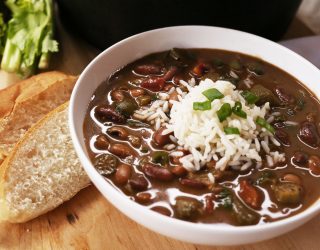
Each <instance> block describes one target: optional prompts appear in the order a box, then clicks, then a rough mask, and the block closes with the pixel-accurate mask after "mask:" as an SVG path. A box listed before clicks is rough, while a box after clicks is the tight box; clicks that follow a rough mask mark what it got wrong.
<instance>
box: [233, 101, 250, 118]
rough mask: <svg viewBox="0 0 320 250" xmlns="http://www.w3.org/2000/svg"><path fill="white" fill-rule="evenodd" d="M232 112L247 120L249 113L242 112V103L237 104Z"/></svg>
mask: <svg viewBox="0 0 320 250" xmlns="http://www.w3.org/2000/svg"><path fill="white" fill-rule="evenodd" d="M232 112H233V113H234V114H235V115H237V116H239V117H242V118H247V113H246V112H244V111H243V110H242V105H241V102H236V103H235V104H234V107H233V108H232Z"/></svg>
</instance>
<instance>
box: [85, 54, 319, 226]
mask: <svg viewBox="0 0 320 250" xmlns="http://www.w3.org/2000/svg"><path fill="white" fill-rule="evenodd" d="M183 53H187V54H188V58H187V59H184V60H183V66H182V67H181V68H179V71H178V73H177V74H176V75H175V76H176V77H177V78H181V79H184V80H188V79H190V78H191V77H192V76H191V75H190V71H191V70H192V69H193V67H194V66H195V65H196V64H197V63H199V62H205V63H210V64H211V65H213V66H212V67H213V68H214V70H213V71H214V74H213V77H214V78H215V77H217V75H219V77H220V78H221V77H222V78H223V79H226V80H230V81H234V82H235V83H236V85H237V88H238V89H247V86H246V85H245V84H244V79H246V78H250V80H251V81H252V82H254V84H261V85H263V86H264V87H266V88H268V89H270V90H272V91H274V89H275V88H276V87H277V86H279V85H280V86H281V87H283V88H284V89H285V91H286V93H289V94H290V95H292V96H294V97H296V98H300V96H301V95H302V94H301V93H302V92H301V91H303V93H305V95H306V96H305V97H303V99H304V101H305V105H304V107H303V109H302V110H301V111H297V112H295V114H293V115H288V114H287V113H288V107H287V106H285V107H274V108H273V110H272V111H273V112H274V111H279V112H281V114H285V115H286V120H290V121H294V122H298V123H302V122H304V121H305V120H306V116H307V115H308V114H309V113H315V114H319V113H320V105H319V101H318V100H317V99H315V98H314V95H313V94H312V93H311V92H310V91H309V90H307V89H306V88H305V87H304V86H303V85H302V84H301V83H300V82H299V81H297V80H296V79H295V78H293V77H292V76H290V75H289V74H287V73H286V72H284V71H282V70H281V69H279V68H277V67H275V66H273V65H271V64H269V63H266V62H264V61H262V60H259V59H257V58H254V57H251V56H247V55H243V54H239V53H235V52H229V51H222V50H212V49H188V50H183ZM167 54H168V52H161V53H156V54H152V55H148V56H146V57H143V58H141V59H139V60H137V61H135V62H133V63H131V64H129V65H127V66H125V67H124V68H122V69H120V70H119V71H117V72H115V73H114V74H113V75H112V76H111V77H109V78H108V79H107V80H106V81H105V82H103V83H102V84H101V85H100V86H99V87H98V89H97V90H96V91H95V93H94V95H93V97H92V101H91V102H90V104H89V107H88V112H87V115H86V119H85V122H84V134H85V138H86V145H87V149H88V152H89V155H90V158H91V159H92V161H94V159H95V157H96V156H97V155H99V154H101V153H106V152H108V151H101V150H98V149H97V148H95V146H94V141H95V138H96V135H98V134H101V133H103V134H105V135H106V136H107V137H108V139H109V141H110V143H111V144H114V143H122V144H126V145H129V146H130V144H129V143H128V142H126V141H123V140H119V139H115V138H114V137H112V136H110V135H108V134H107V133H106V131H107V129H108V128H110V127H112V126H113V125H114V124H113V123H112V122H106V123H105V124H104V125H103V126H102V127H100V126H101V123H99V122H95V120H96V118H95V115H94V109H95V107H96V106H97V105H100V104H108V105H110V106H113V105H115V104H114V102H113V101H112V98H111V96H110V93H111V90H113V89H115V88H117V89H119V88H125V89H131V88H135V87H139V84H140V82H141V79H144V78H145V77H143V76H141V75H137V74H134V73H133V69H134V68H135V67H136V66H137V65H148V64H154V63H158V62H159V63H160V64H161V65H163V67H164V68H166V69H168V68H169V67H170V66H171V65H172V60H168V59H167ZM218 60H221V61H222V62H223V64H224V66H219V65H220V63H219V61H218ZM234 60H237V61H238V62H239V63H240V64H241V65H242V67H243V68H242V69H241V70H234V72H236V73H237V75H238V76H239V78H240V80H239V81H237V80H236V79H232V77H231V76H230V75H229V71H230V67H229V66H228V64H230V63H231V62H232V61H234ZM250 63H258V64H259V67H261V69H263V74H262V75H258V74H256V73H253V72H250V71H249V70H248V69H247V68H245V65H248V64H250ZM205 77H206V76H204V78H205ZM207 77H208V76H207ZM211 77H212V76H211ZM199 80H200V78H198V79H197V81H199ZM214 80H216V79H214ZM170 82H172V81H167V83H166V84H168V83H170ZM147 93H148V94H149V95H151V96H154V95H155V94H156V93H154V92H151V91H147ZM289 113H290V112H289ZM314 123H315V124H316V126H317V128H318V123H319V120H318V117H315V121H314ZM120 126H122V127H125V128H126V129H127V130H128V132H129V134H132V135H135V136H137V137H140V138H141V139H143V143H142V146H141V147H140V149H141V148H142V147H144V148H148V152H147V153H141V151H139V149H138V148H133V149H134V150H135V152H136V154H137V155H140V156H139V157H138V158H135V157H131V158H130V157H129V158H126V159H125V161H126V163H128V164H130V165H132V166H133V167H134V170H135V172H137V173H139V174H143V172H142V170H141V168H140V167H139V159H140V158H141V157H146V156H150V155H152V154H153V152H155V151H158V150H159V148H155V145H154V144H153V143H152V142H151V138H152V134H153V133H154V130H153V128H152V127H150V126H148V127H143V128H133V127H130V126H127V125H126V124H124V125H120ZM299 128H300V126H290V127H286V128H284V130H285V131H286V132H287V133H288V134H289V137H290V141H291V146H280V151H282V152H285V154H286V159H287V160H286V162H285V164H281V166H278V167H276V168H273V169H270V168H268V167H267V166H266V164H265V163H264V165H263V167H262V168H261V169H259V170H257V169H252V170H250V171H247V172H245V173H240V172H237V171H234V173H233V174H232V176H231V177H229V178H222V181H221V182H220V185H222V186H227V187H229V188H231V190H234V193H235V195H236V196H237V197H238V195H237V192H238V190H239V185H238V182H239V180H243V179H247V180H250V181H252V182H253V183H254V182H255V181H256V180H257V179H258V178H259V176H260V175H261V172H263V171H267V170H270V171H272V172H273V173H275V174H276V176H277V178H278V179H279V178H280V177H282V176H283V175H284V174H287V173H293V174H295V175H297V176H299V177H300V178H301V180H302V186H303V190H304V192H303V199H302V200H301V202H299V203H298V204H294V205H288V204H287V205H285V204H281V203H279V202H277V201H276V199H275V197H274V194H273V192H272V189H271V187H270V186H268V187H261V186H257V185H255V187H256V188H258V189H260V190H262V191H263V193H264V202H263V203H262V208H261V209H260V210H254V209H251V208H249V210H250V211H251V212H253V213H255V214H260V216H261V217H259V219H258V220H257V221H255V222H254V223H249V224H256V223H266V222H271V221H275V220H279V219H282V218H285V217H288V216H292V215H294V214H297V213H299V212H301V211H303V210H304V209H306V208H307V207H308V206H310V205H311V204H312V203H314V202H315V201H316V200H317V199H318V198H319V195H320V188H319V187H320V185H319V178H318V177H316V176H315V175H314V174H311V172H310V170H309V169H308V168H307V167H306V166H303V167H298V166H296V165H294V164H292V160H291V158H292V156H293V155H294V153H295V152H296V151H302V152H305V153H307V154H308V155H319V153H318V147H317V148H312V147H310V146H308V145H306V144H305V143H303V142H301V140H300V139H299V138H298V136H297V134H298V132H299ZM161 150H163V149H161ZM122 161H123V160H122ZM114 178H115V177H114V174H113V175H111V176H108V177H107V178H106V180H107V181H109V182H110V183H112V184H113V185H114V186H115V188H117V189H118V190H119V191H120V192H123V193H125V194H126V195H128V196H129V197H130V198H131V199H135V196H136V194H137V193H139V192H137V191H132V188H130V187H129V186H130V185H128V184H126V185H117V184H114V182H115V179H114ZM148 181H149V189H148V190H146V191H145V192H149V193H150V194H152V197H153V198H152V200H151V201H149V202H146V203H144V204H143V205H145V206H147V207H149V208H153V207H156V206H162V207H167V208H168V209H169V210H170V211H171V216H173V217H174V216H175V215H174V211H175V210H174V204H175V198H176V197H177V196H188V197H193V198H196V199H197V200H199V201H203V199H204V197H205V196H206V195H210V194H212V191H211V190H208V189H194V188H190V187H185V186H183V185H181V184H180V182H179V178H175V179H174V180H172V181H170V182H162V181H158V180H154V179H150V178H148ZM238 198H239V197H238ZM219 202H220V201H219V200H215V201H214V211H213V213H212V214H206V213H205V212H201V214H200V215H198V216H197V217H196V218H195V219H194V218H190V219H189V220H191V221H195V222H201V223H228V224H233V225H242V223H239V222H238V221H237V220H236V219H235V217H234V215H233V214H232V212H231V210H230V208H229V209H228V208H221V207H220V208H218V206H219ZM247 208H248V207H247Z"/></svg>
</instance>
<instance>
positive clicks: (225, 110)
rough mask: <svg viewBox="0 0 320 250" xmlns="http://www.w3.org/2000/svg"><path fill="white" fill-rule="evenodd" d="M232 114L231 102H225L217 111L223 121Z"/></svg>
mask: <svg viewBox="0 0 320 250" xmlns="http://www.w3.org/2000/svg"><path fill="white" fill-rule="evenodd" d="M231 114H232V109H231V105H230V104H229V103H225V104H223V105H222V106H221V108H220V109H219V110H218V111H217V115H218V118H219V121H220V122H223V121H224V120H225V119H227V118H228V117H229V116H230V115H231Z"/></svg>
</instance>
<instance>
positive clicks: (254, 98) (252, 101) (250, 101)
mask: <svg viewBox="0 0 320 250" xmlns="http://www.w3.org/2000/svg"><path fill="white" fill-rule="evenodd" d="M241 95H242V96H243V98H244V99H245V100H246V101H247V103H248V104H255V103H256V102H257V101H258V100H259V97H258V96H256V95H255V94H253V93H252V92H250V91H249V90H244V91H242V92H241Z"/></svg>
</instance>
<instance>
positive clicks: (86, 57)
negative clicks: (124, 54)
mask: <svg viewBox="0 0 320 250" xmlns="http://www.w3.org/2000/svg"><path fill="white" fill-rule="evenodd" d="M58 29H59V39H60V43H61V46H60V53H59V54H58V55H56V56H54V57H53V62H52V66H51V67H52V68H53V69H59V70H63V71H64V72H67V73H73V74H79V73H80V72H81V71H82V70H83V68H84V67H85V65H87V63H88V62H89V61H90V60H91V59H92V58H93V57H94V56H95V55H96V54H97V53H98V51H96V50H94V49H93V48H91V47H90V46H88V45H87V44H85V43H83V42H81V41H80V40H79V39H78V38H77V36H76V34H73V35H72V36H71V35H70V34H69V33H68V32H66V31H65V30H64V29H62V28H61V25H59V24H58ZM319 228H320V216H318V217H316V218H314V219H313V220H311V221H310V222H308V223H307V224H305V225H303V226H302V227H300V228H298V229H296V230H294V231H292V232H290V233H287V234H285V235H283V236H280V237H278V238H275V239H272V240H268V241H264V242H261V243H256V244H251V245H243V246H238V247H208V246H200V245H193V244H189V243H184V242H180V241H177V240H173V239H170V238H167V237H164V236H161V235H159V234H157V233H154V232H152V231H150V230H148V229H146V228H144V227H142V226H140V225H138V224H137V223H135V222H134V221H132V220H130V219H128V218H127V217H126V216H124V215H123V214H121V213H120V212H119V211H118V210H117V209H115V208H114V207H113V206H112V205H111V204H110V203H109V202H108V201H106V200H105V199H104V198H103V197H102V195H101V194H100V193H99V192H98V191H97V189H96V188H95V187H94V186H90V187H88V188H86V189H84V190H82V191H81V192H80V193H79V194H77V195H76V196H75V197H74V198H73V199H71V200H70V201H68V202H66V203H65V204H63V205H61V206H60V207H58V208H57V209H55V210H53V211H51V212H49V213H47V214H45V215H43V216H41V217H39V218H36V219H34V220H32V221H30V222H28V223H24V224H5V223H3V224H0V249H10V250H11V249H12V250H13V249H77V250H78V249H137V250H141V249H186V250H189V249H190V250H191V249H199V250H205V249H221V250H222V249H252V250H256V249H257V250H258V249H259V250H264V249H265V250H269V249H272V250H277V249H308V250H309V249H310V250H312V249H320V237H319V236H318V233H319V231H318V230H319Z"/></svg>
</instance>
